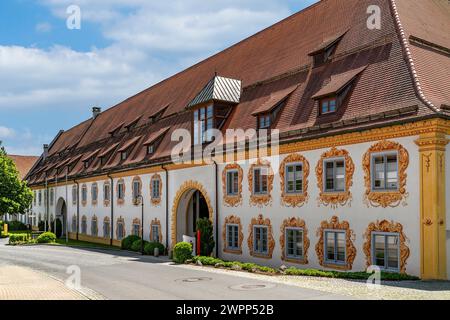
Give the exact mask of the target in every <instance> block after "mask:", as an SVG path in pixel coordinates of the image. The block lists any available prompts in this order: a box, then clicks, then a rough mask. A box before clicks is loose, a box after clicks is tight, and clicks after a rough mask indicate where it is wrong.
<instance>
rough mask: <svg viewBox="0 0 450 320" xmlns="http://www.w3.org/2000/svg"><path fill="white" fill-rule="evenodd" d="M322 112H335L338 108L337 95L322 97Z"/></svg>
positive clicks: (320, 103) (320, 102)
mask: <svg viewBox="0 0 450 320" xmlns="http://www.w3.org/2000/svg"><path fill="white" fill-rule="evenodd" d="M319 105H320V114H327V113H333V112H336V110H337V99H336V97H328V98H322V99H320V101H319Z"/></svg>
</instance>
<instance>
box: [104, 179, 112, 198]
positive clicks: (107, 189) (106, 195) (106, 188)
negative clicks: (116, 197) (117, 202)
mask: <svg viewBox="0 0 450 320" xmlns="http://www.w3.org/2000/svg"><path fill="white" fill-rule="evenodd" d="M110 199H111V188H110V185H109V183H105V184H104V185H103V200H105V201H109V200H110Z"/></svg>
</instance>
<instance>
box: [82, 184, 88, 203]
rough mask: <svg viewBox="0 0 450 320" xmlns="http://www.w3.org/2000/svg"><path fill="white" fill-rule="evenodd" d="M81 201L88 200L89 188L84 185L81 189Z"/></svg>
mask: <svg viewBox="0 0 450 320" xmlns="http://www.w3.org/2000/svg"><path fill="white" fill-rule="evenodd" d="M81 201H83V202H86V201H87V188H86V187H83V188H82V189H81Z"/></svg>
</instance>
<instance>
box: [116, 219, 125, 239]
mask: <svg viewBox="0 0 450 320" xmlns="http://www.w3.org/2000/svg"><path fill="white" fill-rule="evenodd" d="M123 234H124V232H123V224H122V223H119V224H117V240H122V239H123Z"/></svg>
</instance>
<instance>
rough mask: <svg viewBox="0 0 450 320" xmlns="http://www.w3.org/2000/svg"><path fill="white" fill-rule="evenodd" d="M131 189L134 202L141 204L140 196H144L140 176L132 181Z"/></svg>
mask: <svg viewBox="0 0 450 320" xmlns="http://www.w3.org/2000/svg"><path fill="white" fill-rule="evenodd" d="M131 191H132V195H133V202H134V203H135V204H139V201H140V196H142V181H141V180H140V179H139V178H134V179H133V181H132V182H131Z"/></svg>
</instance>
